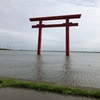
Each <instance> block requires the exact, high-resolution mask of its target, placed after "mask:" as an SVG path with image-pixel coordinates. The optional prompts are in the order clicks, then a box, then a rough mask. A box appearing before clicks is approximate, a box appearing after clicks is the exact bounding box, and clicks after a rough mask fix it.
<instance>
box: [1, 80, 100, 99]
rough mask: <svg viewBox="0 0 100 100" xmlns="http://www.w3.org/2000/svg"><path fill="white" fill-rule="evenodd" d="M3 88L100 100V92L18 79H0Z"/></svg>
mask: <svg viewBox="0 0 100 100" xmlns="http://www.w3.org/2000/svg"><path fill="white" fill-rule="evenodd" d="M3 87H13V88H27V89H33V90H38V91H48V92H54V93H60V94H63V95H77V96H85V97H95V98H100V90H97V91H93V90H86V89H80V88H70V87H67V86H56V85H51V84H46V83H34V82H28V81H21V80H17V79H0V88H3Z"/></svg>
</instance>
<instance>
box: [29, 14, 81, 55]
mask: <svg viewBox="0 0 100 100" xmlns="http://www.w3.org/2000/svg"><path fill="white" fill-rule="evenodd" d="M80 17H81V14H74V15H63V16H49V17H38V18H29V20H30V21H39V24H37V25H32V28H39V35H38V49H37V54H38V55H40V54H41V44H42V28H48V27H66V55H67V56H69V54H70V47H69V26H78V23H72V22H69V19H75V18H80ZM62 19H65V21H66V22H65V23H62V24H42V22H43V21H47V20H62Z"/></svg>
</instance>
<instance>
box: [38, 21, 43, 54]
mask: <svg viewBox="0 0 100 100" xmlns="http://www.w3.org/2000/svg"><path fill="white" fill-rule="evenodd" d="M41 44H42V20H40V21H39V33H38V48H37V54H38V55H40V54H41Z"/></svg>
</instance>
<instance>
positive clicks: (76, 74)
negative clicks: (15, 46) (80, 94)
mask: <svg viewBox="0 0 100 100" xmlns="http://www.w3.org/2000/svg"><path fill="white" fill-rule="evenodd" d="M0 76H3V77H12V78H20V79H28V80H32V81H38V82H48V83H53V84H61V85H74V86H83V87H93V88H100V53H71V55H70V57H67V56H65V52H42V55H41V56H38V55H36V52H32V51H1V50H0Z"/></svg>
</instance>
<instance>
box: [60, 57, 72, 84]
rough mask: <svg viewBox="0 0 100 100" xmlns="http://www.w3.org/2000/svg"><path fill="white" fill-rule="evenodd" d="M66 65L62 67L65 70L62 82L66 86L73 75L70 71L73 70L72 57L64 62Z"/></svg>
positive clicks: (66, 58)
mask: <svg viewBox="0 0 100 100" xmlns="http://www.w3.org/2000/svg"><path fill="white" fill-rule="evenodd" d="M63 61H64V64H63V66H62V68H63V74H64V75H63V77H62V82H64V83H65V84H66V83H68V78H67V77H70V76H71V74H69V72H70V70H71V57H70V56H65V59H64V60H63Z"/></svg>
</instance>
